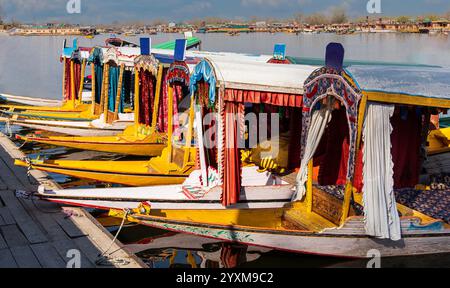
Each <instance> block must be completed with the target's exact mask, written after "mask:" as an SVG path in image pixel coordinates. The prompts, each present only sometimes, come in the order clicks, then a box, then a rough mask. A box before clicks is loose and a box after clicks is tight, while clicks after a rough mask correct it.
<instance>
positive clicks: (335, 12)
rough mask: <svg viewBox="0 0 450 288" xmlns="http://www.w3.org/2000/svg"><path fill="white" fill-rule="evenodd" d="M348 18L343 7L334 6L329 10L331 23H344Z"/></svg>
mask: <svg viewBox="0 0 450 288" xmlns="http://www.w3.org/2000/svg"><path fill="white" fill-rule="evenodd" d="M347 20H348V17H347V11H346V10H345V8H343V7H335V8H333V9H332V11H331V18H330V22H331V23H332V24H342V23H346V22H347Z"/></svg>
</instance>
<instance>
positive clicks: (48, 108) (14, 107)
mask: <svg viewBox="0 0 450 288" xmlns="http://www.w3.org/2000/svg"><path fill="white" fill-rule="evenodd" d="M86 106H89V107H90V104H79V105H76V106H75V107H73V106H72V105H71V104H65V105H63V106H61V107H52V106H28V105H9V104H2V105H0V109H12V110H15V111H16V110H18V111H29V112H32V111H33V112H83V111H86Z"/></svg>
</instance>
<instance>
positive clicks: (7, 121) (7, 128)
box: [5, 119, 13, 138]
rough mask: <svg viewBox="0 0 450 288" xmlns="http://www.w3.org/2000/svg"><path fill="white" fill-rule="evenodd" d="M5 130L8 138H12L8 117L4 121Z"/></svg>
mask: <svg viewBox="0 0 450 288" xmlns="http://www.w3.org/2000/svg"><path fill="white" fill-rule="evenodd" d="M5 132H6V134H8V137H9V138H12V137H13V133H12V128H11V123H10V119H7V120H6V121H5Z"/></svg>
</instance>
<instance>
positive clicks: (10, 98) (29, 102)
mask: <svg viewBox="0 0 450 288" xmlns="http://www.w3.org/2000/svg"><path fill="white" fill-rule="evenodd" d="M0 103H2V104H7V103H10V104H15V105H26V106H47V107H60V106H61V104H62V102H61V101H60V100H52V99H44V98H35V97H26V96H17V95H10V94H4V93H3V94H0Z"/></svg>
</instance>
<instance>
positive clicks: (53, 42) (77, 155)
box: [0, 33, 450, 268]
mask: <svg viewBox="0 0 450 288" xmlns="http://www.w3.org/2000/svg"><path fill="white" fill-rule="evenodd" d="M196 36H198V37H200V38H201V39H202V41H203V43H202V49H203V50H207V51H229V52H242V53H257V54H271V53H272V49H273V45H274V44H275V43H286V44H287V54H288V55H290V56H296V57H314V58H323V54H324V51H325V46H326V45H327V44H328V43H329V42H332V41H333V42H341V43H342V44H343V45H344V47H345V48H346V58H347V59H351V60H367V61H383V62H401V63H414V64H428V65H439V66H445V67H450V37H447V36H429V35H419V34H417V35H415V34H355V35H334V34H315V35H293V34H284V33H278V34H241V35H240V36H236V37H228V36H226V35H224V34H198V35H196ZM108 37H109V36H107V35H100V36H97V37H96V38H95V39H86V38H80V39H79V45H80V46H95V45H100V44H103V43H104V40H105V39H106V38H108ZM179 37H181V35H177V34H160V35H155V36H152V41H153V43H159V42H163V41H167V40H174V39H176V38H179ZM122 38H124V39H126V40H129V41H132V42H138V37H122ZM64 39H65V37H9V36H0V93H10V94H15V95H24V96H34V97H43V98H52V99H59V98H60V97H61V89H62V88H61V81H62V79H61V73H62V67H61V65H60V64H59V54H60V51H61V48H62V43H63V40H64ZM66 39H67V40H68V41H69V42H68V43H71V41H72V39H73V37H66ZM0 129H1V130H2V131H4V127H2V125H1V123H0ZM14 132H17V131H14ZM19 132H20V130H19ZM25 132H26V131H21V133H25ZM24 149H27V146H25V147H24ZM28 149H30V150H28V151H26V152H27V153H31V154H33V153H41V154H42V153H44V154H47V155H53V156H52V157H62V158H70V159H92V157H94V158H97V159H112V158H114V157H117V156H111V155H106V156H105V155H100V154H99V155H93V154H92V153H90V152H80V151H73V150H65V149H63V148H57V149H50V148H49V147H45V146H41V147H40V146H37V147H31V146H30V147H28ZM52 176H53V177H54V178H55V179H56V180H57V181H58V182H60V183H65V187H71V184H70V183H71V182H70V181H76V182H73V183H75V184H77V185H86V186H83V187H91V186H89V185H90V184H89V183H85V184H84V182H78V181H77V179H69V178H67V177H65V176H57V175H52ZM67 182H68V183H67ZM78 187H80V186H78ZM110 230H111V232H113V233H114V231H115V228H110ZM119 239H120V240H121V241H122V242H123V243H125V244H128V245H129V247H130V248H132V250H133V251H135V252H136V253H137V255H138V256H140V257H141V258H142V259H143V260H144V261H145V262H147V263H148V264H149V266H150V267H156V268H165V267H365V265H366V261H351V262H349V261H348V260H345V259H336V258H328V257H317V256H305V255H297V254H292V253H286V252H279V251H273V250H268V249H260V248H254V247H247V246H244V245H237V244H227V243H222V242H215V241H211V240H209V239H205V238H201V237H193V236H187V235H180V234H172V233H168V232H167V231H162V230H157V229H151V228H148V227H142V226H132V227H126V228H125V229H124V230H123V232H122V233H121V235H120V237H119ZM449 256H450V255H441V256H439V257H437V256H426V257H413V258H411V257H408V258H397V259H394V260H392V259H385V260H383V262H382V266H383V267H442V266H444V267H450V257H449Z"/></svg>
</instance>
